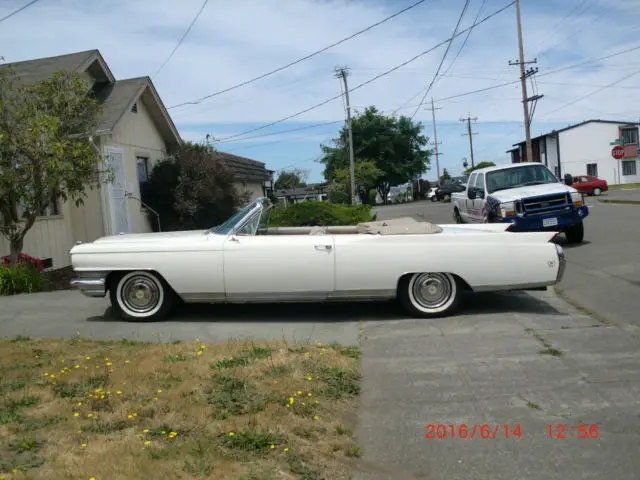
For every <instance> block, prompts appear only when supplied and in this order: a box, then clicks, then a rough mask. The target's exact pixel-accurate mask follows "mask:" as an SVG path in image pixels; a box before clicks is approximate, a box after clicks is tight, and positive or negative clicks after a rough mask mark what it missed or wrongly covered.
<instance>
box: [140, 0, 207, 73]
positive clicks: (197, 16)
mask: <svg viewBox="0 0 640 480" xmlns="http://www.w3.org/2000/svg"><path fill="white" fill-rule="evenodd" d="M207 3H209V0H204V2H202V6H201V7H200V10H198V13H197V14H196V16H195V17H193V20H191V23H190V24H189V26H188V27H187V29H186V30H185V32H184V33H183V34H182V37H180V40H178V44H177V45H176V46H175V47H174V48H173V50H172V51H171V53H170V54H169V56H168V57H167V59H166V60H165V61H164V63H163V64H162V65H160V68H158V70H156V73H154V74H153V75H152V76H151V78H154V77H156V76H157V75H158V74H159V73H160V71H161V70H162V69H163V68H164V67H165V65H166V64H167V63H169V60H171V57H173V54H174V53H176V51H177V50H178V48H180V45H182V42H184V40H185V38H187V35H189V32H191V29H192V28H193V26H194V25H195V24H196V22H197V21H198V18H200V15H201V14H202V12H203V11H204V7H206V6H207Z"/></svg>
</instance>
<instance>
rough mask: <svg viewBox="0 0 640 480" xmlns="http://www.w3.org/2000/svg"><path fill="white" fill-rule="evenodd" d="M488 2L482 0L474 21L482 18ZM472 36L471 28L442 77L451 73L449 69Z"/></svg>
mask: <svg viewBox="0 0 640 480" xmlns="http://www.w3.org/2000/svg"><path fill="white" fill-rule="evenodd" d="M486 4H487V0H482V5H480V9H479V10H478V13H477V14H476V18H475V19H474V20H473V21H474V22H477V21H478V18H480V15H481V14H482V10H483V9H484V7H485V5H486ZM470 36H471V30H469V31H468V32H467V36H466V37H464V40H463V42H462V45H460V48H459V49H458V53H456V56H455V57H453V61H452V62H451V63H450V64H449V67H448V68H447V69H446V70H445V71H444V73H442V74H440V76H441V77H444V76H445V75H447V74H448V73H449V70H451V68H452V67H453V65H454V64H455V63H456V60H458V57H459V56H460V54H461V53H462V50H464V47H465V46H466V45H467V42H468V41H469V37H470Z"/></svg>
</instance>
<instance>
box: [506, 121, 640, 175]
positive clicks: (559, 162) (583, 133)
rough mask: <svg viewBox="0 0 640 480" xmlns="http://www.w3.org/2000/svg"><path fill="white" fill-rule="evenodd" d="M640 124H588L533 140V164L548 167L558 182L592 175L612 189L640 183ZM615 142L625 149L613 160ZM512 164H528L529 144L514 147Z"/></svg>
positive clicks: (606, 122) (518, 144)
mask: <svg viewBox="0 0 640 480" xmlns="http://www.w3.org/2000/svg"><path fill="white" fill-rule="evenodd" d="M639 125H640V123H628V122H619V121H613V120H586V121H584V122H581V123H578V124H575V125H570V126H568V127H565V128H561V129H558V130H554V131H552V132H549V133H546V134H543V135H540V136H538V137H535V138H532V139H531V143H532V150H533V161H536V162H541V163H544V164H545V165H546V166H548V167H549V168H550V169H551V170H552V171H553V172H555V174H556V176H557V177H558V178H560V179H561V178H562V177H563V176H564V175H565V174H567V173H569V174H571V175H592V176H595V177H598V178H600V179H602V180H606V181H607V183H609V184H610V185H620V184H621V185H624V184H629V183H638V182H640V165H639V163H640V162H639V158H638V126H639ZM615 142H619V143H620V145H621V146H622V147H623V148H624V156H623V158H621V159H620V160H616V159H615V158H613V155H612V150H613V148H614V146H615ZM514 147H516V148H514V149H512V150H509V151H508V152H507V153H510V154H511V163H519V162H521V161H522V160H521V159H524V161H526V145H525V142H521V143H517V144H514Z"/></svg>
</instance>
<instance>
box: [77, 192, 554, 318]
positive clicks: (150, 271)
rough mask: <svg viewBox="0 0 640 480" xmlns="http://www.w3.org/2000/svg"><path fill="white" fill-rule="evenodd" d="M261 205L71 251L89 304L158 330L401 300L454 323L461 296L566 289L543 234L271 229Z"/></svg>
mask: <svg viewBox="0 0 640 480" xmlns="http://www.w3.org/2000/svg"><path fill="white" fill-rule="evenodd" d="M272 208H273V205H272V204H271V202H270V201H269V200H268V199H267V198H260V199H257V200H255V201H254V202H252V203H251V204H249V205H248V206H246V207H244V208H243V209H242V210H240V211H238V212H237V213H236V214H235V215H233V216H232V217H231V218H229V219H228V220H227V221H226V222H224V223H223V224H222V225H219V226H217V227H214V228H212V229H209V230H206V231H186V232H167V233H144V234H123V235H116V236H110V237H104V238H100V239H98V240H96V241H94V242H91V243H84V244H78V245H76V246H74V247H73V248H72V250H71V252H70V253H71V262H72V265H73V269H74V270H75V273H76V276H77V278H75V279H74V280H73V281H72V282H71V283H72V286H73V287H75V288H78V289H79V290H80V291H81V292H82V293H83V294H85V295H87V296H90V297H104V296H105V295H106V294H107V292H109V295H110V298H111V303H112V305H113V308H114V309H115V310H116V311H117V313H118V314H119V315H120V317H122V318H123V319H125V320H131V321H151V320H159V319H162V318H164V317H165V316H166V315H167V314H168V313H169V311H170V309H171V307H172V305H173V304H174V303H175V301H176V300H178V299H182V300H183V301H184V302H207V303H220V302H228V303H244V302H265V303H274V302H275V303H278V302H304V301H330V300H348V301H354V300H384V299H394V298H397V299H398V300H399V301H400V303H401V304H402V305H403V306H404V308H405V309H406V310H407V312H408V313H409V314H411V315H413V316H419V317H432V316H441V315H445V314H449V313H452V312H453V311H454V310H455V309H456V307H457V306H458V305H459V303H460V300H461V294H462V293H463V291H465V290H467V291H474V292H484V291H498V290H539V289H545V288H546V287H547V286H549V285H554V284H555V283H557V282H559V281H560V279H561V278H562V275H563V273H564V269H565V265H566V262H565V257H564V252H563V250H562V247H560V246H559V245H556V244H554V243H552V242H551V240H552V239H553V237H554V236H555V234H554V233H553V232H552V233H549V232H532V233H511V232H508V231H506V230H507V228H508V224H478V225H441V226H440V225H434V224H431V223H428V222H417V221H414V220H412V219H411V218H408V219H406V218H405V219H398V220H390V221H386V222H370V223H361V224H358V225H352V226H339V227H268V224H269V217H270V214H271V211H272Z"/></svg>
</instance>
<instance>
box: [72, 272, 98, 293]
mask: <svg viewBox="0 0 640 480" xmlns="http://www.w3.org/2000/svg"><path fill="white" fill-rule="evenodd" d="M76 273H77V275H78V276H77V278H74V279H73V280H71V287H72V288H74V289H76V290H79V291H80V293H82V294H83V295H85V296H87V297H93V298H99V297H104V296H105V295H106V294H107V288H106V286H107V272H76Z"/></svg>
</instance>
